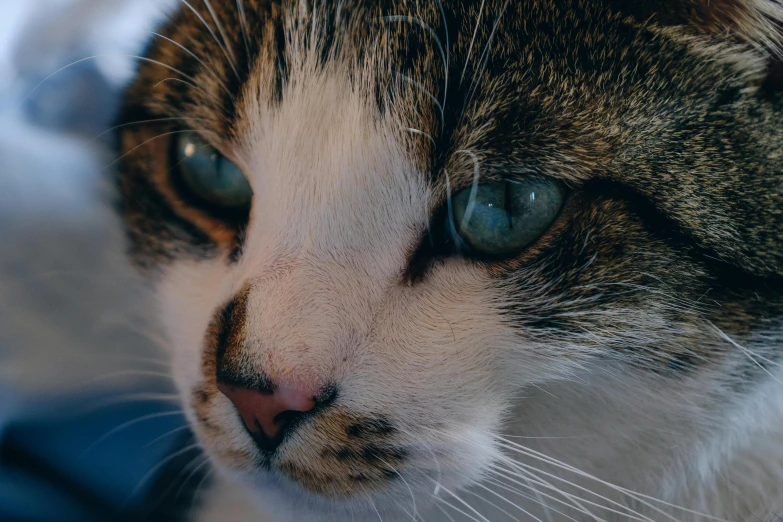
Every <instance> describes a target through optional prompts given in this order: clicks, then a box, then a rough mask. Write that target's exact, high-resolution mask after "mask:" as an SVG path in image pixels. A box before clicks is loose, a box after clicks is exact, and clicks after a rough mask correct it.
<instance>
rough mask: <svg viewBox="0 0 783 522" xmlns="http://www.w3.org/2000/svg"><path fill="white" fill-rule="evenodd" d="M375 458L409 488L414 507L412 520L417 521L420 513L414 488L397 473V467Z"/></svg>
mask: <svg viewBox="0 0 783 522" xmlns="http://www.w3.org/2000/svg"><path fill="white" fill-rule="evenodd" d="M375 458H376V459H378V460H379V461H381V462H382V463H383V464H384V465H385V466H386V467H388V468H389V469H390V470H392V471H393V472H394V473H396V474H397V476H398V477H400V480H402V483H403V484H405V487H407V488H408V492H409V493H410V495H411V506H412V507H413V515H412V518H413V519H414V520H415V519H416V516H417V515H418V513H419V510H418V509H417V508H416V495H414V494H413V488H411V485H410V484H408V481H407V480H405V477H403V476H402V473H400V472H399V471H397V470H396V469H395V467H394V466H392V465H391V464H389V463H388V462H386V461H385V460H383V459H382V458H380V457H378V456H376V457H375Z"/></svg>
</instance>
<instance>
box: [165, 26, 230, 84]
mask: <svg viewBox="0 0 783 522" xmlns="http://www.w3.org/2000/svg"><path fill="white" fill-rule="evenodd" d="M152 34H154V35H155V36H157V37H159V38H163V39H164V40H166V41H167V42H170V43H172V44H174V45H176V46H177V47H179V48H180V49H182V50H183V51H185V52H186V53H188V54H189V55H190V56H192V57H193V59H194V60H196V61H197V62H198V63H199V64H201V66H202V67H203V68H204V70H206V71H209V73H210V75H211V76H212V77H213V78H215V80H217V81H218V83H219V84H220V86H221V87H223V90H224V91H226V94H228V96H229V98H233V95H232V94H231V91H229V90H228V86H227V85H226V82H225V81H223V79H222V78H220V77H219V76H218V75H217V73H216V72H215V71H214V69H213V68H212V67H207V66H206V64H205V63H204V62H203V61H202V60H201V58H199V57H198V56H196V55H195V54H194V53H193V52H192V51H191V50H190V49H188V48H187V47H185V46H184V45H182V44H181V43H179V42H177V41H175V40H172V39H171V38H169V37H168V36H163V35H162V34H160V33H156V32H153V33H152Z"/></svg>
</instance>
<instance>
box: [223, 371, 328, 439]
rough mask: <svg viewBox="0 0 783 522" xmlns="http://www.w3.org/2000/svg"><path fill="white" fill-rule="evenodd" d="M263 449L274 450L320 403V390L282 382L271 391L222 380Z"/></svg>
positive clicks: (230, 397) (226, 393) (225, 391)
mask: <svg viewBox="0 0 783 522" xmlns="http://www.w3.org/2000/svg"><path fill="white" fill-rule="evenodd" d="M218 390H220V392H221V393H222V394H223V395H225V396H226V397H228V399H229V400H230V401H231V402H232V403H233V404H234V407H235V408H236V409H237V411H238V412H239V415H240V416H241V417H242V420H243V421H244V423H245V426H246V427H247V429H248V431H249V432H250V433H251V435H253V438H254V439H255V440H256V443H257V444H258V445H259V446H260V447H261V449H263V450H266V451H274V450H275V449H276V448H277V447H278V446H279V445H280V443H281V442H282V441H283V435H284V432H285V431H286V429H287V428H289V427H290V426H292V425H293V424H294V422H295V421H296V420H297V419H299V418H300V417H301V416H302V415H303V414H304V413H306V412H308V411H311V410H312V409H313V408H315V407H316V405H317V404H318V397H317V396H316V395H317V393H313V392H312V391H308V390H304V389H301V388H299V387H295V386H292V385H291V384H288V383H284V382H279V383H274V384H273V385H272V386H271V391H268V390H259V389H254V388H248V387H245V386H241V385H235V384H230V383H225V382H220V381H218Z"/></svg>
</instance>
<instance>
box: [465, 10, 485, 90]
mask: <svg viewBox="0 0 783 522" xmlns="http://www.w3.org/2000/svg"><path fill="white" fill-rule="evenodd" d="M485 2H486V0H481V5H480V6H479V14H478V16H477V17H476V27H475V29H473V37H472V38H471V39H470V45H469V46H468V54H467V56H466V57H465V66H464V67H463V68H462V74H461V75H460V77H459V83H460V85H462V82H463V80H464V79H465V72H466V71H467V70H468V64H469V63H470V55H471V53H472V52H473V44H474V43H475V42H476V35H477V34H478V29H479V25H480V24H481V17H482V15H483V14H484V3H485Z"/></svg>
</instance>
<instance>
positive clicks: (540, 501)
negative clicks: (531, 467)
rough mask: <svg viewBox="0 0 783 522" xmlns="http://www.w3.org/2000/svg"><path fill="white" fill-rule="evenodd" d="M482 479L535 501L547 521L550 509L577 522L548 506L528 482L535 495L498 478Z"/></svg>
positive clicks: (550, 520)
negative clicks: (517, 488)
mask: <svg viewBox="0 0 783 522" xmlns="http://www.w3.org/2000/svg"><path fill="white" fill-rule="evenodd" d="M523 480H525V482H528V480H527V479H523ZM484 481H485V482H487V483H488V484H492V485H493V486H496V487H498V488H500V489H502V490H504V491H508V492H509V493H513V494H514V495H520V496H522V497H524V498H526V499H528V500H530V501H532V502H535V503H536V504H538V505H540V506H541V507H542V508H543V509H544V514H545V515H546V516H547V521H548V522H553V521H552V516H551V513H550V511H552V512H555V513H557V514H558V515H562V516H564V517H566V518H567V519H569V520H572V521H573V522H579V521H578V520H577V519H575V518H574V517H572V516H569V515H567V514H566V513H563V512H562V511H560V510H558V509H555V508H553V507H552V506H550V505H549V504H547V503H546V502H544V499H543V498H541V495H540V493H539V491H538V490H537V489H535V488H534V487H532V486H530V484H529V483H528V487H529V488H530V489H532V490H533V495H535V497H533V496H531V495H529V494H527V493H522V492H521V491H519V490H516V489H514V488H512V487H510V486H509V485H508V484H506V483H505V482H502V481H501V480H498V479H494V478H491V477H487V478H485V479H484ZM561 503H562V502H561ZM569 507H570V506H569Z"/></svg>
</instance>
